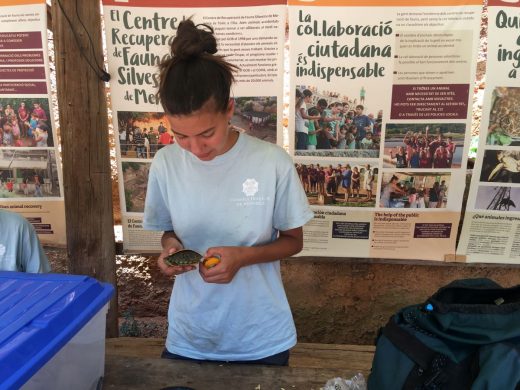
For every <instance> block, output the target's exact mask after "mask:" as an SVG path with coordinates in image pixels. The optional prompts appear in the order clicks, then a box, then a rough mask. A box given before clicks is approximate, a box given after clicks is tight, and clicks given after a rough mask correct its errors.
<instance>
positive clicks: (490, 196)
mask: <svg viewBox="0 0 520 390" xmlns="http://www.w3.org/2000/svg"><path fill="white" fill-rule="evenodd" d="M475 208H476V209H479V210H498V211H520V187H510V186H495V185H492V186H479V187H478V191H477V200H476V202H475Z"/></svg>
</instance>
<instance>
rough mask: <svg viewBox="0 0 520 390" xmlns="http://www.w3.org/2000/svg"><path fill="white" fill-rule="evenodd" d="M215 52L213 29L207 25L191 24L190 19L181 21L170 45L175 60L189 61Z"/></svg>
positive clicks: (215, 43) (215, 44) (215, 42)
mask: <svg viewBox="0 0 520 390" xmlns="http://www.w3.org/2000/svg"><path fill="white" fill-rule="evenodd" d="M216 52H217V40H216V39H215V36H214V35H213V28H212V27H211V26H209V25H207V24H197V25H195V23H193V21H192V20H191V19H187V20H184V21H182V22H181V23H180V24H179V26H178V28H177V35H176V36H175V38H174V39H173V42H172V45H171V55H172V57H173V58H174V59H176V60H189V59H191V58H197V57H200V56H201V55H203V54H204V53H207V54H215V53H216Z"/></svg>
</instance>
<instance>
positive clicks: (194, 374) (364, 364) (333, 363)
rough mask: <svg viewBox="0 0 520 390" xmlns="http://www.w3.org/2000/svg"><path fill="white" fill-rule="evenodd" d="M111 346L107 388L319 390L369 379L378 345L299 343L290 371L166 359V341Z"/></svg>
mask: <svg viewBox="0 0 520 390" xmlns="http://www.w3.org/2000/svg"><path fill="white" fill-rule="evenodd" d="M106 346H107V347H106V362H105V379H104V383H103V389H143V390H144V389H147V390H148V389H162V388H166V387H171V386H185V387H191V388H193V389H196V390H206V389H208V390H241V389H244V390H249V389H250V390H281V389H284V390H293V389H295V390H296V389H307V390H310V389H315V390H318V389H319V388H320V387H323V385H324V384H325V383H326V382H327V380H329V379H331V378H334V377H343V378H351V377H352V376H354V375H355V374H356V373H358V372H361V373H363V374H364V375H365V376H367V375H368V372H369V370H370V365H371V362H372V357H373V354H374V347H373V346H353V345H336V344H301V343H300V344H298V345H297V346H296V347H294V348H293V349H292V350H291V359H290V361H289V367H276V366H264V365H247V364H218V363H194V362H189V361H179V360H168V359H161V358H159V356H160V352H161V351H162V348H163V346H164V340H162V339H140V338H119V339H108V340H107V344H106Z"/></svg>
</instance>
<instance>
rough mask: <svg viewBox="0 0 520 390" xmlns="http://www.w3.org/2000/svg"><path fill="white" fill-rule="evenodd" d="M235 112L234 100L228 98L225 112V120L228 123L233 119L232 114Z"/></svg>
mask: <svg viewBox="0 0 520 390" xmlns="http://www.w3.org/2000/svg"><path fill="white" fill-rule="evenodd" d="M234 112H235V99H233V98H230V99H229V102H228V106H227V110H226V118H227V120H228V121H231V118H233V113H234Z"/></svg>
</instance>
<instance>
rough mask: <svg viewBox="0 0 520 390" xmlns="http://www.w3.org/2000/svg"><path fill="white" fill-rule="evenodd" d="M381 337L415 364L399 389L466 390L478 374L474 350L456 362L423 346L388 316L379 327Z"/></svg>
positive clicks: (476, 353)
mask: <svg viewBox="0 0 520 390" xmlns="http://www.w3.org/2000/svg"><path fill="white" fill-rule="evenodd" d="M382 331H383V334H384V335H385V336H386V337H387V338H388V339H389V340H390V341H391V342H392V344H394V346H395V347H396V348H398V349H399V350H400V351H401V352H403V353H404V354H406V355H407V356H408V357H409V358H410V359H411V360H412V361H414V362H415V367H414V368H413V369H412V370H411V371H410V374H409V375H408V377H407V378H406V382H405V383H404V385H403V390H417V389H432V390H433V389H443V390H451V389H453V390H461V389H469V388H470V387H471V383H473V381H474V380H475V378H476V377H477V375H478V371H479V367H478V351H476V352H475V353H473V354H470V355H469V356H468V357H467V358H466V359H464V360H463V361H461V362H460V363H455V362H454V361H453V360H451V359H450V358H449V357H448V356H446V355H444V354H442V353H439V352H436V351H434V350H433V349H431V348H429V347H427V346H426V345H424V344H423V343H422V342H421V341H420V340H419V339H418V338H416V337H415V336H414V335H412V334H411V333H410V332H408V331H407V330H405V329H403V328H402V327H400V326H399V325H397V323H396V321H395V319H394V317H391V318H390V320H389V321H388V323H387V324H386V326H385V327H384V328H383V330H382Z"/></svg>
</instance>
